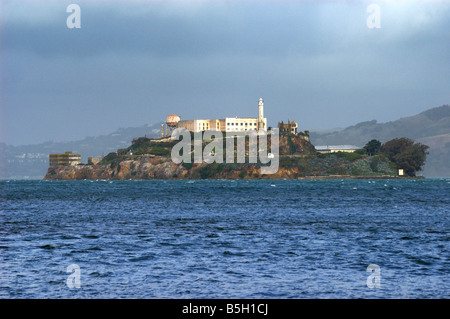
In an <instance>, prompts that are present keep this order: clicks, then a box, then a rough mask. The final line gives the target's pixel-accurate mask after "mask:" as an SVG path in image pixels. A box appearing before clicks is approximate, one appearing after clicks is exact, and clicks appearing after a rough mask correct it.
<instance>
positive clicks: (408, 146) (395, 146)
mask: <svg viewBox="0 0 450 319" xmlns="http://www.w3.org/2000/svg"><path fill="white" fill-rule="evenodd" d="M307 133H308V132H306V133H303V132H302V133H299V134H293V133H291V132H289V131H288V132H280V134H279V167H278V170H277V171H276V172H275V173H274V174H261V169H260V168H261V167H262V166H264V164H263V163H260V162H257V163H252V162H249V161H248V153H246V162H245V163H226V162H223V163H217V162H214V163H206V162H202V163H193V161H191V163H187V162H182V163H178V164H177V163H175V162H174V161H173V160H172V158H171V152H172V148H173V147H174V145H175V144H176V143H177V142H178V141H176V140H172V139H171V138H170V137H162V138H158V139H156V138H147V137H140V138H136V139H134V140H133V141H132V143H131V145H130V146H129V147H128V148H125V149H118V150H117V151H116V152H111V153H109V154H108V155H106V156H105V157H103V158H101V159H99V160H98V161H95V162H91V161H90V162H89V163H88V164H83V163H80V162H76V164H75V165H67V164H66V163H65V164H62V165H59V164H58V163H56V164H55V163H53V165H50V167H49V168H48V171H47V173H46V175H45V177H44V179H45V180H84V179H88V180H104V179H111V180H148V179H336V178H339V179H345V178H355V179H361V178H378V179H381V178H390V179H392V178H423V177H421V176H416V174H417V173H418V172H420V170H421V169H422V167H423V165H424V163H425V159H426V155H427V149H428V146H426V145H423V144H421V143H415V142H414V141H413V140H411V139H409V138H395V139H393V140H391V141H388V142H386V143H384V144H382V143H381V142H379V141H377V140H371V141H369V142H368V143H367V144H366V145H365V146H364V147H362V148H360V149H356V150H350V151H346V150H338V151H331V150H328V151H327V150H321V151H320V152H319V151H318V150H317V149H316V148H315V147H314V145H313V144H312V143H311V142H310V140H309V136H308V134H307ZM269 141H270V139H269ZM204 143H205V142H204ZM224 143H225V141H224ZM245 143H246V145H248V139H246V140H245ZM235 145H236V144H235Z"/></svg>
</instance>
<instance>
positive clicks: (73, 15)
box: [66, 4, 81, 29]
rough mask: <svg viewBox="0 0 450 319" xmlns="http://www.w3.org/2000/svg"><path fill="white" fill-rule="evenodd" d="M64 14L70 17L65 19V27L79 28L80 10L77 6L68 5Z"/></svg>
mask: <svg viewBox="0 0 450 319" xmlns="http://www.w3.org/2000/svg"><path fill="white" fill-rule="evenodd" d="M66 12H67V13H70V15H69V16H68V17H67V19H66V25H67V27H68V28H69V29H73V28H76V29H80V28H81V8H80V6H79V5H78V4H69V5H68V6H67V8H66Z"/></svg>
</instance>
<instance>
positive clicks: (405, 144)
mask: <svg viewBox="0 0 450 319" xmlns="http://www.w3.org/2000/svg"><path fill="white" fill-rule="evenodd" d="M428 149H429V146H427V145H424V144H422V143H414V141H413V140H411V139H409V138H406V137H402V138H394V139H393V140H390V141H388V142H386V143H384V144H383V145H382V146H381V151H382V152H383V153H385V154H386V155H387V156H388V158H389V159H390V160H391V161H392V162H394V163H395V165H396V166H397V168H403V170H404V171H405V173H406V175H408V176H416V172H418V171H420V170H422V166H423V165H424V164H425V160H426V157H427V155H428V151H427V150H428Z"/></svg>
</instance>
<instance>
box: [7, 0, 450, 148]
mask: <svg viewBox="0 0 450 319" xmlns="http://www.w3.org/2000/svg"><path fill="white" fill-rule="evenodd" d="M71 3H76V4H78V5H79V6H80V9H81V28H79V29H77V28H73V29H69V28H68V27H67V24H66V20H67V18H68V16H69V15H70V14H71V13H67V12H66V8H67V6H68V5H69V4H71ZM372 3H373V4H377V5H378V6H379V8H380V26H381V28H369V27H368V26H367V19H368V17H369V16H370V15H371V14H372V13H373V12H372V11H371V12H367V7H368V6H369V5H370V4H372ZM449 17H450V1H249V0H242V1H220V0H214V1H93V0H90V1H77V0H70V1H65V0H58V1H25V0H21V1H16V0H6V1H5V0H3V1H0V19H1V20H0V81H1V82H0V142H6V143H8V144H12V145H21V144H34V143H40V142H44V141H49V140H54V141H68V140H78V139H82V138H84V137H86V136H96V135H100V134H108V133H111V132H112V131H114V130H116V129H118V128H121V127H133V126H140V125H144V124H150V123H161V122H163V121H164V119H165V116H166V115H168V114H170V113H176V114H178V115H180V116H181V118H182V119H194V118H224V117H227V116H228V117H231V116H242V117H244V116H246V117H248V116H251V117H257V115H258V108H257V107H258V99H259V98H260V97H262V98H264V102H265V115H266V117H267V118H268V122H269V123H268V124H269V126H275V125H276V123H277V121H281V120H284V121H287V119H291V120H292V119H295V120H296V121H298V122H299V124H300V129H301V130H314V129H329V128H335V127H346V126H349V125H353V124H356V123H358V122H361V121H368V120H373V119H376V120H378V121H379V122H387V121H391V120H396V119H398V118H400V117H405V116H410V115H415V114H417V113H420V112H422V111H424V110H426V109H429V108H432V107H436V106H440V105H442V104H449V103H450V80H449V78H450V32H449V30H450V18H449Z"/></svg>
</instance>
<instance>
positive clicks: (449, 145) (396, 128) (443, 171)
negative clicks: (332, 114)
mask: <svg viewBox="0 0 450 319" xmlns="http://www.w3.org/2000/svg"><path fill="white" fill-rule="evenodd" d="M396 137H408V138H411V139H414V140H416V141H418V142H421V143H423V144H426V145H428V146H430V150H429V151H430V154H429V156H428V157H427V162H426V164H425V169H424V171H423V172H422V174H423V175H424V176H427V177H444V176H450V105H443V106H440V107H435V108H432V109H430V110H427V111H425V112H422V113H420V114H417V115H414V116H409V117H404V118H401V119H398V120H396V121H392V122H387V123H377V121H375V120H373V121H368V122H362V123H358V124H356V125H353V126H349V127H347V128H345V129H343V130H339V131H335V132H327V133H319V132H311V134H310V138H311V142H312V143H313V144H314V145H316V146H318V145H340V144H353V145H357V146H361V147H362V146H364V145H365V144H366V143H367V142H368V141H369V140H371V139H373V138H374V139H377V140H379V141H381V142H383V143H384V142H386V141H388V140H391V139H393V138H396Z"/></svg>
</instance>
